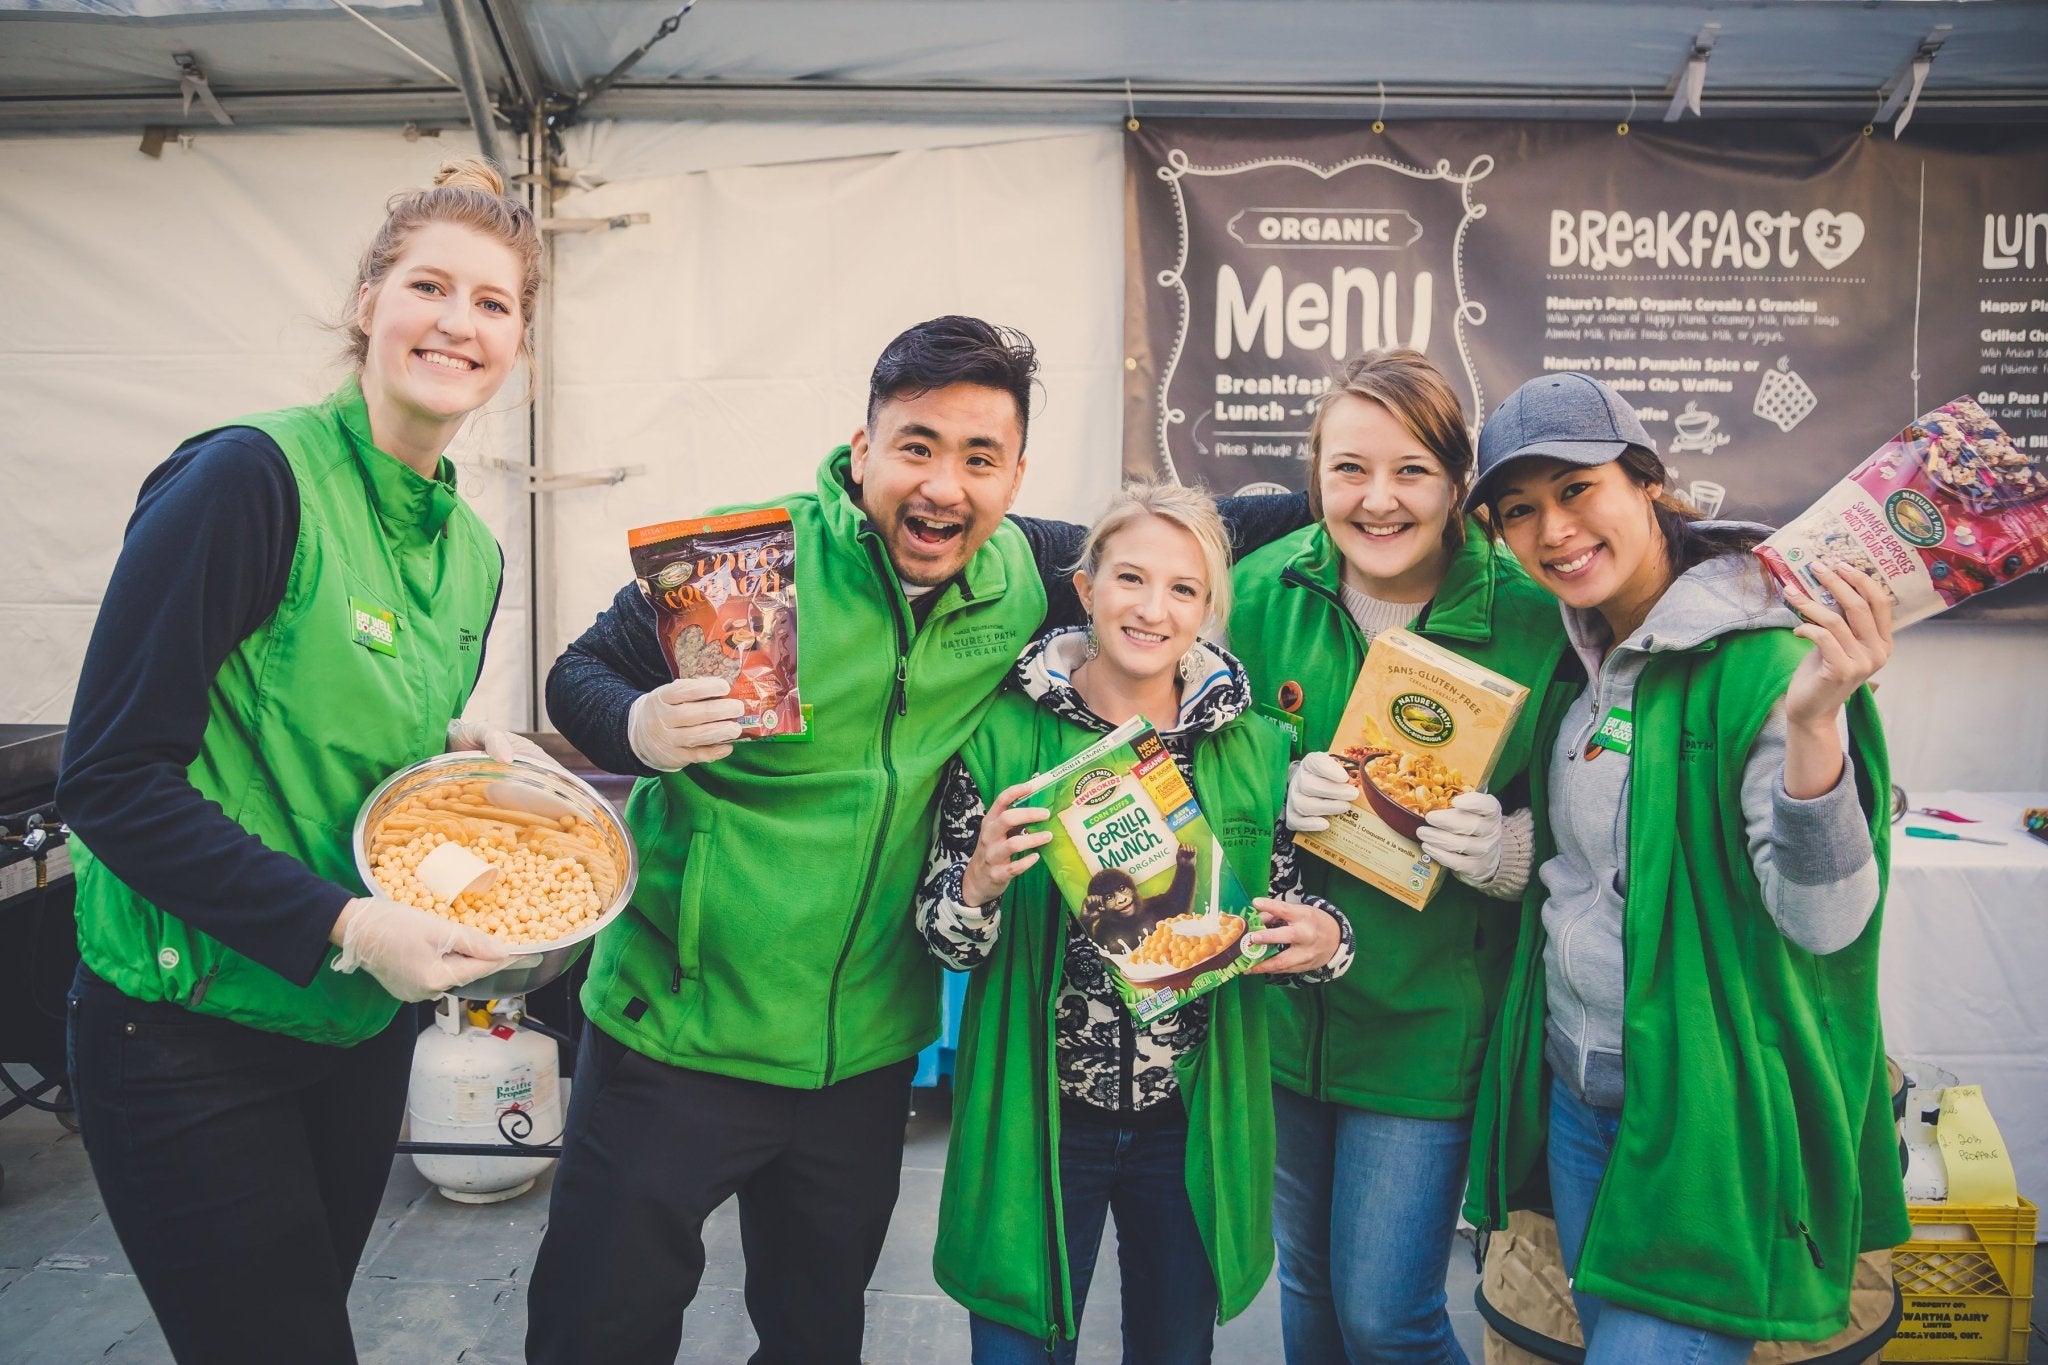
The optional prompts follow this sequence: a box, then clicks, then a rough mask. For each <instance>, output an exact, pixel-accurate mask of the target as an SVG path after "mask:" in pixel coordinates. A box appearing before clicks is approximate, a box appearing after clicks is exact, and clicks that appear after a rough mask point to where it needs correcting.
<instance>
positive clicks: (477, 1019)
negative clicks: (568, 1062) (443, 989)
mask: <svg viewBox="0 0 2048 1365" xmlns="http://www.w3.org/2000/svg"><path fill="white" fill-rule="evenodd" d="M491 1004H492V1005H495V1006H496V1011H495V1013H492V1012H490V1006H489V1005H486V1004H484V1003H481V1002H469V1001H462V1000H458V999H456V998H454V997H453V996H446V995H444V996H442V997H441V998H440V999H439V1000H437V1001H435V1002H434V1025H435V1026H434V1027H433V1028H430V1029H428V1030H426V1031H425V1032H423V1033H421V1034H420V1036H419V1038H418V1039H417V1040H416V1041H415V1042H414V1044H413V1052H412V1084H411V1088H410V1090H409V1091H408V1093H407V1095H406V1101H405V1112H406V1117H407V1118H408V1119H409V1120H410V1123H411V1136H412V1140H413V1141H415V1142H467V1143H477V1144H490V1145H492V1146H500V1147H506V1148H513V1147H514V1146H515V1144H524V1145H526V1146H530V1147H546V1146H552V1145H554V1144H556V1143H558V1142H560V1141H561V1138H562V1086H561V1072H560V1068H559V1066H558V1065H557V1062H556V1053H555V1041H554V1039H552V1038H548V1037H544V1036H542V1035H541V1034H538V1033H534V1032H532V1031H531V1030H528V1029H522V1028H520V1027H518V1025H517V1023H516V1022H515V1021H516V1020H517V1019H518V1018H519V1017H520V1013H521V1007H522V1005H523V1004H524V1002H523V1001H522V1000H519V999H516V998H515V999H511V1000H501V1001H495V1002H491ZM551 1160H553V1158H551V1157H545V1156H536V1157H517V1156H495V1155H493V1156H481V1155H480V1156H428V1155H425V1154H421V1153H415V1154H414V1156H413V1164H414V1165H415V1166H417V1167H419V1172H420V1174H421V1175H423V1176H425V1177H426V1178H427V1179H428V1180H431V1181H433V1182H434V1184H435V1185H436V1186H438V1187H439V1188H440V1191H441V1193H442V1194H444V1195H446V1196H447V1197H448V1198H450V1199H453V1200H456V1201H457V1202H459V1203H464V1204H495V1203H498V1202H499V1201H501V1200H506V1199H516V1198H518V1197H519V1196H520V1195H522V1194H525V1193H526V1192H527V1191H528V1190H530V1189H532V1188H533V1182H534V1180H535V1178H536V1177H538V1176H539V1175H540V1173H541V1172H542V1171H545V1170H546V1169H547V1168H548V1163H549V1161H551Z"/></svg>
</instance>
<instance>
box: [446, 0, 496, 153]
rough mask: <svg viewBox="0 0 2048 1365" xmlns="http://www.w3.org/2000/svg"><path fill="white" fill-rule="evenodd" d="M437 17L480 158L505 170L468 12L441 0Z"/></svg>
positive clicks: (451, 0) (457, 1) (458, 4)
mask: <svg viewBox="0 0 2048 1365" xmlns="http://www.w3.org/2000/svg"><path fill="white" fill-rule="evenodd" d="M441 17H442V18H444V19H446V20H447V21H448V43H449V46H451V47H453V48H454V49H455V70H456V72H457V73H458V74H459V75H461V77H462V98H463V101H464V103H466V104H467V105H468V106H469V121H470V123H471V124H472V125H473V126H474V127H475V128H476V143H477V146H478V147H479V148H481V149H482V151H483V154H484V160H486V161H488V162H490V163H491V164H492V165H493V166H496V167H497V168H498V169H499V171H501V172H502V171H505V170H506V169H507V166H506V163H505V154H504V152H503V151H502V150H500V149H499V146H498V129H497V126H496V125H495V124H494V123H493V122H492V121H491V100H490V92H489V91H487V90H486V89H485V88H484V72H483V64H482V63H480V62H479V61H477V57H476V31H475V30H474V29H473V28H471V27H470V23H469V11H468V10H466V9H464V8H463V7H462V0H441Z"/></svg>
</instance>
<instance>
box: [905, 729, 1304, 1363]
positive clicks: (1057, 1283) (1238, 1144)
mask: <svg viewBox="0 0 2048 1365" xmlns="http://www.w3.org/2000/svg"><path fill="white" fill-rule="evenodd" d="M1100 738H1102V736H1101V735H1100V734H1099V733H1097V732H1096V731H1093V730H1089V729H1086V728H1084V727H1082V726H1080V725H1076V724H1074V723H1072V722H1071V721H1066V720H1062V719H1060V718H1059V717H1057V716H1055V715H1053V714H1052V713H1051V712H1050V711H1049V710H1047V709H1046V708H1044V707H1042V706H1040V705H1038V704H1037V703H1036V702H1034V701H1032V700H1031V699H1030V698H1029V697H1027V696H1025V695H1023V694H1022V693H1020V692H1016V691H1005V692H1004V693H1003V695H1002V696H1001V698H999V699H998V700H997V702H996V705H995V707H994V709H993V710H991V711H990V712H989V714H988V716H987V718H986V719H985V720H984V721H983V722H982V725H981V728H980V729H979V730H978V731H977V732H976V733H975V736H974V738H973V740H972V741H970V742H969V744H968V745H967V747H966V749H964V750H963V751H962V753H961V760H962V762H963V763H964V764H965V765H966V768H967V771H968V773H969V775H970V776H971V777H973V779H974V782H975V785H976V786H977V787H978V788H980V790H981V793H982V797H983V799H984V800H985V801H993V800H994V799H995V796H996V794H997V793H998V792H1000V791H1002V790H1003V789H1004V788H1005V787H1008V786H1011V785H1013V784H1015V783H1017V782H1021V781H1023V780H1024V779H1025V778H1027V777H1030V776H1032V775H1033V774H1035V773H1041V772H1044V771H1046V770H1048V769H1050V768H1053V767H1056V766H1058V765H1059V764H1060V763H1061V762H1063V761H1065V760H1066V759H1067V758H1069V757H1071V756H1072V755H1074V754H1076V753H1079V752H1080V751H1081V750H1082V749H1085V748H1087V747H1088V746H1089V745H1090V744H1092V743H1094V742H1095V741H1096V740H1098V739H1100ZM1196 743H1197V748H1196V753H1197V755H1198V756H1197V758H1196V759H1195V762H1194V787H1195V798H1196V800H1197V801H1199V802H1200V803H1201V806H1202V811H1203V813H1204V814H1205V815H1206V816H1207V817H1208V819H1209V822H1210V827H1211V828H1212V829H1213V830H1214V831H1215V834H1216V837H1217V839H1218V841H1219V842H1221V843H1222V845H1223V851H1224V855H1225V857H1227V858H1228V859H1229V862H1230V867H1231V869H1232V870H1233V871H1234V872H1236V874H1237V876H1238V879H1239V880H1240V881H1241V882H1243V884H1244V886H1245V889H1246V890H1247V891H1249V892H1251V894H1253V895H1255V896H1259V895H1264V894H1265V893H1266V890H1267V885H1268V880H1267V879H1268V876H1269V874H1270V873H1271V870H1272V855H1273V829H1274V825H1275V822H1276V821H1277V820H1278V818H1279V814H1280V804H1281V802H1282V801H1283V800H1284V799H1285V787H1286V774H1287V742H1286V740H1285V738H1284V737H1283V736H1282V735H1281V733H1280V732H1279V730H1277V729H1276V728H1275V727H1273V726H1272V725H1270V724H1268V723H1267V722H1265V721H1262V720H1259V719H1257V718H1256V717H1250V716H1247V717H1243V718H1241V719H1239V720H1236V721H1233V722H1231V723H1230V724H1228V725H1226V726H1224V727H1223V728H1222V729H1220V730H1218V731H1216V732H1215V733H1213V734H1210V735H1206V736H1204V737H1202V738H1201V739H1199V740H1197V741H1196ZM1002 911H1003V920H1002V933H1001V935H1000V936H999V937H998V938H997V940H996V943H995V947H994V949H993V951H992V953H991V955H990V957H989V959H988V961H987V962H985V963H984V964H982V965H981V966H980V967H978V968H976V969H975V971H974V974H973V976H972V977H971V978H970V979H969V983H968V987H967V1002H966V1006H965V1009H964V1010H963V1012H962V1016H961V1033H960V1045H959V1051H958V1054H957V1061H956V1063H955V1069H954V1073H953V1130H952V1134H951V1137H950V1140H949V1144H948V1147H947V1156H946V1178H945V1185H944V1188H943V1191H942V1194H941V1198H940V1203H939V1232H938V1239H937V1242H936V1244H935V1246H934V1248H933V1252H932V1272H933V1274H934V1276H935V1277H936V1278H937V1280H938V1282H939V1286H940V1287H941V1288H943V1289H944V1290H945V1291H946V1292H947V1293H948V1294H950V1295H952V1296H953V1297H954V1298H955V1299H957V1300H958V1301H959V1302H960V1303H962V1304H964V1305H965V1306H966V1307H967V1308H968V1309H969V1310H970V1311H971V1312H975V1313H979V1314H980V1315H982V1316H983V1317H986V1318H991V1319H993V1320H994V1321H996V1322H1000V1323H1003V1324H1005V1325H1007V1326H1010V1327H1014V1328H1016V1329H1018V1330H1019V1331H1023V1332H1029V1333H1031V1334H1033V1335H1034V1336H1038V1337H1042V1338H1044V1339H1045V1340H1046V1341H1047V1342H1048V1343H1050V1342H1054V1341H1058V1340H1063V1339H1068V1338H1071V1337H1072V1336H1073V1335H1074V1330H1075V1327H1074V1296H1073V1286H1072V1284H1071V1283H1070V1282H1069V1280H1068V1277H1067V1264H1066V1255H1065V1252H1064V1248H1065V1245H1066V1237H1065V1233H1064V1229H1063V1224H1062V1222H1061V1209H1060V1199H1059V1146H1060V1125H1059V1081H1058V1077H1057V1074H1056V1072H1055V1071H1054V1067H1053V1018H1052V1013H1053V1001H1054V998H1055V997H1056V996H1057V994H1058V992H1059V981H1060V964H1061V961H1062V957H1063V954H1064V952H1065V949H1066V936H1067V933H1068V932H1069V927H1070V924H1071V921H1072V918H1073V917H1072V916H1071V915H1070V914H1069V913H1068V912H1067V909H1066V906H1065V903H1064V901H1063V900H1062V899H1061V897H1060V893H1059V890H1058V888H1057V887H1056V886H1054V884H1053V882H1052V879H1051V878H1050V877H1049V876H1048V875H1047V873H1046V871H1045V864H1044V863H1043V862H1040V863H1038V864H1037V865H1035V866H1034V867H1032V868H1031V869H1030V870H1029V871H1027V872H1025V873H1024V874H1022V875H1021V876H1019V877H1018V878H1017V879H1016V880H1015V881H1013V882H1012V883H1011V884H1010V887H1009V889H1008V890H1007V891H1006V892H1005V893H1004V896H1003V900H1002ZM1286 993H1287V992H1285V991H1276V990H1273V989H1271V988H1269V987H1268V986H1266V985H1265V984H1264V983H1263V982H1257V981H1247V980H1246V979H1244V978H1242V977H1239V978H1237V979H1235V980H1232V981H1230V982H1227V983H1226V984H1224V985H1223V986H1222V987H1221V988H1219V989H1218V990H1216V991H1214V992H1212V993H1211V994H1210V995H1208V996H1207V997H1206V999H1207V1001H1208V1004H1209V1033H1208V1037H1207V1039H1206V1041H1205V1042H1204V1044H1203V1046H1202V1047H1201V1048H1199V1049H1196V1050H1194V1051H1191V1052H1189V1053H1187V1054H1185V1055H1183V1056H1182V1057H1181V1058H1180V1061H1179V1064H1178V1079H1179V1083H1180V1095H1181V1099H1182V1101H1183V1103H1185V1104H1186V1106H1187V1109H1188V1151H1187V1168H1186V1169H1187V1188H1188V1198H1189V1200H1190V1202H1191V1203H1192V1204H1193V1206H1194V1211H1195V1222H1196V1224H1197V1226H1198V1227H1199V1228H1200V1229H1201V1233H1202V1244H1203V1247H1204V1249H1205V1250H1206V1251H1207V1252H1208V1256H1209V1265H1210V1268H1211V1270H1212V1271H1213V1272H1214V1273H1215V1276H1216V1285H1217V1291H1218V1300H1219V1301H1218V1320H1219V1321H1226V1320H1228V1319H1229V1318H1231V1317H1233V1316H1235V1315H1236V1314H1237V1313H1240V1312H1242V1311H1243V1310H1244V1308H1245V1307H1246V1306H1247V1305H1248V1304H1250V1302H1251V1301H1252V1299H1253V1298H1255V1297H1257V1295H1258V1292H1259V1289H1260V1287H1261V1286H1263V1285H1264V1284H1265V1282H1266V1277H1267V1275H1269V1274H1270V1273H1271V1272H1272V1269H1273V1234H1272V1210H1273V1159H1274V1138H1273V1104H1272V1098H1271V1096H1272V1091H1271V1081H1270V1080H1269V1077H1268V1072H1267V1069H1266V1014H1265V1003H1264V1002H1265V1001H1266V999H1268V998H1269V997H1271V996H1274V995H1280V994H1286Z"/></svg>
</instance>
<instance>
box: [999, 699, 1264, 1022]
mask: <svg viewBox="0 0 2048 1365" xmlns="http://www.w3.org/2000/svg"><path fill="white" fill-rule="evenodd" d="M1036 783H1037V785H1036V786H1035V788H1034V789H1033V794H1032V795H1030V796H1027V797H1026V798H1025V800H1026V801H1027V802H1029V803H1031V804H1034V805H1039V806H1043V807H1045V808H1046V809H1047V810H1049V811H1051V812H1052V819H1051V820H1050V821H1049V822H1048V823H1049V824H1050V826H1051V828H1052V836H1053V837H1052V842H1051V843H1049V844H1047V845H1046V846H1045V865H1046V871H1047V872H1049V873H1050V874H1051V875H1052V879H1053V882H1054V884H1055V885H1057V886H1058V887H1059V889H1060V895H1061V897H1062V898H1063V899H1064V900H1065V901H1066V903H1067V909H1068V911H1069V912H1071V913H1072V915H1073V917H1074V927H1075V928H1076V929H1078V930H1079V931H1080V932H1081V933H1082V934H1084V935H1086V936H1087V938H1088V940H1089V942H1091V943H1093V944H1094V945H1095V950H1096V951H1097V952H1098V953H1100V954H1101V955H1102V962H1103V966H1104V968H1105V969H1106V970H1107V972H1108V975H1109V979H1110V980H1111V981H1112V982H1114V983H1115V985H1116V988H1117V994H1118V995H1120V996H1121V997H1122V998H1123V1002H1124V1004H1125V1006H1126V1007H1128V1008H1129V1009H1130V1011H1131V1013H1132V1014H1133V1015H1134V1016H1136V1018H1137V1020H1138V1022H1139V1023H1141V1024H1145V1023H1150V1022H1152V1021H1153V1020H1154V1019H1158V1018H1160V1017H1161V1016H1163V1015H1166V1014H1169V1013H1171V1012H1172V1011H1174V1010H1176V1009H1179V1008H1180V1007H1181V1006H1182V1005H1185V1004H1186V1003H1187V1002H1188V1001H1190V1000H1193V999H1195V998H1197V997H1198V996H1202V995H1206V994H1208V993H1209V992H1210V991H1212V990H1215V989H1216V988H1217V987H1218V986H1220V985H1222V984H1223V983H1224V982H1226V981H1228V980H1230V979H1231V978H1232V977H1234V976H1238V975H1241V974H1242V973H1244V972H1246V971H1249V970H1250V969H1251V965H1252V964H1253V963H1254V962H1256V961H1258V960H1259V959H1260V958H1262V957H1264V956H1265V955H1266V952H1267V948H1266V945H1265V944H1263V943H1247V942H1245V941H1244V938H1245V935H1246V934H1248V933H1250V932H1252V931H1253V930H1255V929H1260V928H1263V927H1264V923H1263V921H1262V920H1261V919H1260V918H1259V912H1258V911H1257V910H1256V909H1255V908H1254V907H1253V906H1252V900H1251V897H1250V895H1248V894H1247V893H1246V892H1245V889H1244V884H1243V883H1241V882H1240V881H1238V879H1237V875H1236V874H1235V873H1233V872H1232V871H1231V870H1230V863H1229V861H1228V860H1227V859H1226V858H1225V857H1224V856H1223V846H1222V845H1221V844H1220V843H1218V842H1217V840H1216V836H1215V834H1214V832H1213V831H1211V829H1210V828H1209V821H1208V818H1207V817H1206V816H1204V815H1203V814H1202V808H1201V806H1200V805H1199V804H1197V802H1196V801H1195V794H1194V791H1193V790H1192V789H1191V788H1190V787H1189V786H1188V782H1187V779H1186V778H1185V777H1184V776H1182V774H1181V771H1180V768H1179V766H1178V765H1176V764H1175V763H1174V761H1173V755H1172V754H1170V753H1168V752H1167V751H1166V746H1165V744H1163V743H1162V742H1161V741H1160V739H1159V736H1158V734H1157V733H1156V732H1155V731H1154V730H1153V729H1152V727H1151V726H1150V725H1148V724H1146V723H1145V718H1144V717H1143V716H1137V717H1133V718H1132V719H1131V720H1128V721H1126V722H1125V723H1124V724H1122V725H1120V726H1118V727H1117V728H1116V729H1114V730H1112V731H1110V732H1109V733H1108V734H1106V735H1104V736H1103V737H1102V738H1101V739H1099V740H1097V741H1096V742H1095V743H1093V744H1091V745H1089V746H1088V747H1087V748H1085V749H1083V750H1082V751H1081V752H1080V753H1078V754H1076V755H1074V756H1073V757H1072V758H1070V759H1068V760H1067V761H1066V762H1065V763H1062V764H1060V765H1059V766H1058V767H1056V768H1054V769H1053V770H1052V771H1050V772H1047V773H1042V774H1040V775H1039V776H1038V778H1037V779H1036Z"/></svg>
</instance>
